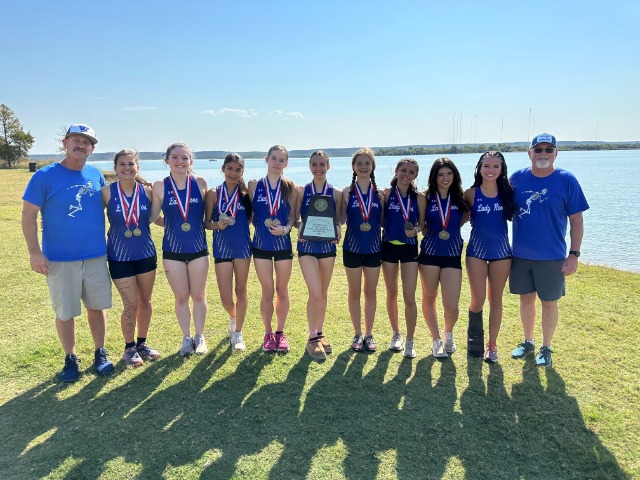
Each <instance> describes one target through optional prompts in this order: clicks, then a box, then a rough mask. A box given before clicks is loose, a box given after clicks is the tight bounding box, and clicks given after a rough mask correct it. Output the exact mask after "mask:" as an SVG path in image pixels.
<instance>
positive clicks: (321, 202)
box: [313, 198, 329, 212]
mask: <svg viewBox="0 0 640 480" xmlns="http://www.w3.org/2000/svg"><path fill="white" fill-rule="evenodd" d="M313 206H314V207H316V210H317V211H319V212H324V211H325V210H326V209H327V208H329V202H327V201H326V200H325V199H324V198H319V199H318V200H316V201H315V202H314V204H313Z"/></svg>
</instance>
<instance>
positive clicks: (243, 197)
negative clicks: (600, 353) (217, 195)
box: [218, 153, 253, 218]
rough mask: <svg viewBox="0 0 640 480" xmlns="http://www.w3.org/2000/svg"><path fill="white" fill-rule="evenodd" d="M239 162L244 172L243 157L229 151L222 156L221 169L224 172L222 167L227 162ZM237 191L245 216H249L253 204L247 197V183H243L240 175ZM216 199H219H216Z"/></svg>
mask: <svg viewBox="0 0 640 480" xmlns="http://www.w3.org/2000/svg"><path fill="white" fill-rule="evenodd" d="M234 162H235V163H239V164H240V166H241V167H242V173H244V158H242V155H240V154H238V153H230V154H228V155H227V156H226V157H224V162H223V163H222V168H221V170H222V171H223V172H224V167H225V166H226V165H227V164H229V163H234ZM238 191H239V193H240V201H241V202H242V206H243V207H244V211H245V213H246V215H247V218H251V215H252V214H253V204H252V203H251V199H250V198H249V191H248V190H247V185H246V184H245V183H244V178H242V177H240V180H239V181H238ZM218 201H220V200H219V199H218Z"/></svg>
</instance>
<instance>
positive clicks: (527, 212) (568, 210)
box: [510, 167, 589, 260]
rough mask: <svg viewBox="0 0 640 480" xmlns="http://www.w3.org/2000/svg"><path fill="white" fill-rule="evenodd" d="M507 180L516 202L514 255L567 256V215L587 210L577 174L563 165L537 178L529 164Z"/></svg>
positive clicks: (528, 257) (534, 256) (532, 258)
mask: <svg viewBox="0 0 640 480" xmlns="http://www.w3.org/2000/svg"><path fill="white" fill-rule="evenodd" d="M510 181H511V185H512V186H513V191H514V200H515V202H516V213H515V215H514V216H513V255H514V256H516V257H520V258H526V259H528V260H560V259H564V258H566V256H567V244H566V242H565V239H564V237H565V235H566V233H567V217H568V216H570V215H574V214H576V213H579V212H583V211H585V210H588V209H589V204H588V203H587V199H586V198H585V196H584V193H583V192H582V188H581V187H580V184H579V183H578V180H577V179H576V177H575V176H574V175H573V174H572V173H570V172H568V171H566V170H563V169H562V168H557V169H556V170H554V172H553V173H552V174H551V175H548V176H546V177H536V176H535V175H533V173H531V167H529V168H524V169H522V170H519V171H517V172H515V173H514V174H513V175H511V178H510ZM541 245H544V248H540V246H541Z"/></svg>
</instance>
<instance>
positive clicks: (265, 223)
mask: <svg viewBox="0 0 640 480" xmlns="http://www.w3.org/2000/svg"><path fill="white" fill-rule="evenodd" d="M264 226H265V227H267V228H269V227H270V226H271V219H270V218H267V219H265V221H264Z"/></svg>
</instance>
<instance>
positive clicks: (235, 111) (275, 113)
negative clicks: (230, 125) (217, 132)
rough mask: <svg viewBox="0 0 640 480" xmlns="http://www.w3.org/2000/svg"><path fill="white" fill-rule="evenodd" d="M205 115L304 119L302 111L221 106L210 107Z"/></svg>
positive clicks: (204, 112) (205, 111)
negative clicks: (256, 109)
mask: <svg viewBox="0 0 640 480" xmlns="http://www.w3.org/2000/svg"><path fill="white" fill-rule="evenodd" d="M202 114H204V115H210V116H212V117H219V116H221V115H234V116H236V117H241V118H257V117H262V118H264V117H281V118H284V119H287V120H288V119H294V120H304V118H305V117H304V115H303V114H302V113H300V112H285V111H283V110H270V111H267V112H264V111H263V112H257V111H255V110H253V109H252V108H250V109H248V110H245V109H242V108H221V109H220V110H213V109H208V110H204V111H203V112H202Z"/></svg>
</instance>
